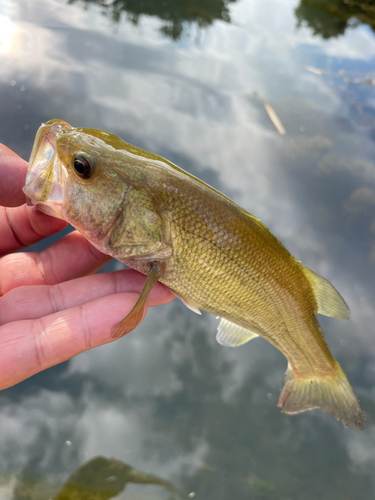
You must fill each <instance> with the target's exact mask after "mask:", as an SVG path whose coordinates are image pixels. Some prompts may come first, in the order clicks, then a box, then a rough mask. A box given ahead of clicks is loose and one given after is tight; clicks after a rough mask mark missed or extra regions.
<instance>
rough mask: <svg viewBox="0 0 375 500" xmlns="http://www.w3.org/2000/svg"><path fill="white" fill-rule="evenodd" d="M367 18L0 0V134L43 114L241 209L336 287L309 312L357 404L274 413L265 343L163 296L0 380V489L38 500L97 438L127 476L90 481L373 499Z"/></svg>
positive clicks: (162, 493)
mask: <svg viewBox="0 0 375 500" xmlns="http://www.w3.org/2000/svg"><path fill="white" fill-rule="evenodd" d="M374 30H375V7H374V5H373V1H372V0H367V1H365V0H362V1H361V2H359V1H358V2H357V1H356V0H344V1H341V0H329V1H328V0H326V1H323V0H320V1H319V0H316V1H314V2H312V1H309V0H294V1H289V0H256V1H255V0H238V1H236V0H230V1H228V0H205V1H198V0H186V1H185V2H179V1H178V0H163V1H162V0H160V1H159V0H158V1H155V0H144V1H143V2H141V1H136V0H133V1H131V0H121V1H114V0H113V1H112V0H106V1H99V0H98V1H89V0H87V1H80V0H76V1H74V0H72V1H67V0H39V1H38V2H29V1H28V0H3V1H0V110H1V114H0V142H3V143H4V144H6V145H7V146H8V147H10V148H12V149H14V150H15V151H16V152H17V153H18V154H20V155H21V156H22V157H23V158H25V159H28V157H29V155H30V151H31V147H32V143H33V140H34V136H35V132H36V130H37V128H38V127H39V125H40V123H41V122H43V121H47V120H49V119H51V118H61V119H64V120H66V121H68V122H69V123H71V124H72V125H73V126H83V127H91V128H99V129H103V130H107V131H109V132H112V133H115V134H117V135H119V136H120V137H122V138H123V139H125V140H126V141H128V142H131V143H133V144H135V145H136V146H139V147H141V148H144V149H147V150H149V151H153V152H155V153H158V154H160V155H162V156H164V157H166V158H168V159H169V160H171V161H173V162H174V163H176V164H178V165H179V166H180V167H182V168H184V169H185V170H187V171H189V172H191V173H192V174H194V175H196V176H198V177H200V178H201V179H203V180H204V181H206V182H208V183H209V184H211V185H212V186H214V187H215V188H217V189H219V190H220V191H222V192H224V193H225V194H226V195H228V196H229V197H231V198H232V199H234V200H235V201H236V202H237V203H239V204H240V205H242V206H244V207H245V208H246V209H247V210H249V211H250V212H251V213H254V214H255V215H257V216H258V217H260V218H261V219H262V221H263V222H265V223H266V224H267V226H268V227H269V228H270V229H271V230H272V232H273V233H274V234H276V235H277V236H278V237H279V238H280V239H281V240H282V242H283V243H284V244H285V246H286V247H287V248H288V249H289V250H290V251H291V252H292V253H293V255H295V256H296V257H297V258H298V259H300V260H301V261H302V262H303V263H304V264H305V265H307V266H308V267H310V268H312V269H314V270H315V271H316V272H318V273H319V274H321V275H323V276H324V277H326V278H327V279H329V280H330V281H331V282H332V283H333V284H334V285H335V286H336V287H337V288H338V289H339V290H340V292H341V293H342V295H343V296H344V298H345V299H346V301H347V302H348V304H349V306H350V309H351V319H350V321H347V322H345V321H340V320H335V319H331V318H323V317H320V318H319V320H320V323H321V325H322V328H323V331H324V333H325V336H326V338H327V341H328V343H329V345H330V347H331V349H332V352H333V354H334V355H335V357H336V358H337V359H338V360H339V361H340V363H341V365H342V367H343V368H344V370H345V372H346V373H347V375H348V377H349V379H350V380H351V382H352V383H353V386H354V388H355V391H356V393H357V394H358V396H359V398H360V400H361V404H362V406H363V409H364V411H365V413H366V429H365V430H364V431H363V432H355V431H351V430H348V429H344V428H343V427H342V426H341V425H340V424H339V423H337V422H336V421H334V420H333V419H332V418H330V417H329V416H327V415H324V414H323V413H321V412H318V411H314V412H307V413H304V414H300V415H297V416H286V415H283V414H281V413H280V411H279V409H278V408H276V403H277V399H278V395H279V390H280V387H281V385H282V379H283V373H284V371H285V368H286V360H285V358H284V357H283V356H282V355H281V353H280V352H279V351H277V350H276V349H275V348H273V347H272V346H271V345H270V344H268V343H267V342H266V341H264V340H262V339H257V340H255V341H253V342H250V344H248V345H246V346H244V347H241V348H238V349H229V348H224V347H222V346H220V345H218V344H217V343H216V341H215V331H216V326H217V322H218V321H217V320H216V319H215V317H213V316H210V315H209V314H205V313H204V314H203V316H202V317H198V316H196V315H194V314H193V313H192V312H191V311H189V310H188V309H186V308H185V307H184V306H183V305H182V304H181V303H180V302H179V301H177V300H176V301H173V302H172V303H171V304H168V305H166V306H162V307H159V308H154V309H153V310H151V311H150V312H149V314H148V317H147V318H146V320H145V321H144V322H143V323H142V325H141V326H140V327H138V328H137V330H136V331H135V332H133V333H131V334H130V335H128V336H126V337H125V338H123V339H121V340H119V341H117V342H115V343H114V344H110V345H106V346H103V347H100V348H97V349H94V350H92V351H90V352H85V353H83V354H81V355H79V356H77V357H76V358H74V359H72V360H70V361H68V362H66V363H63V364H61V365H59V366H56V367H54V368H52V369H49V370H47V371H45V372H43V373H40V374H38V375H36V376H34V377H32V378H30V379H28V380H25V381H24V382H22V383H20V384H18V385H17V386H15V387H12V388H10V389H8V390H5V391H2V392H1V393H0V429H1V430H0V499H1V500H7V499H9V500H11V499H19V500H20V499H21V498H22V499H23V500H26V499H27V500H29V499H30V500H36V499H38V500H39V499H40V500H48V499H49V498H53V497H54V495H55V494H56V492H57V491H58V490H59V488H60V487H61V485H62V484H63V483H64V482H65V481H66V480H67V478H68V477H69V476H70V475H71V474H72V473H74V471H76V470H77V469H78V468H79V467H81V466H83V465H84V464H86V463H87V462H88V461H89V460H91V459H94V458H95V457H97V456H98V455H100V456H102V457H104V458H105V460H104V462H105V463H106V464H107V461H108V460H109V459H114V462H113V463H115V462H116V464H119V463H120V464H122V465H121V467H125V469H126V471H127V472H126V474H129V470H130V467H131V468H134V470H136V471H138V473H139V474H144V475H145V476H142V478H143V479H142V481H143V483H144V484H136V483H137V481H135V482H134V481H133V480H131V479H129V477H130V476H129V475H128V476H126V478H125V479H124V481H123V484H122V487H119V488H118V489H117V490H116V489H115V490H116V491H115V490H113V491H114V493H112V494H110V496H108V495H107V496H105V495H104V494H103V495H104V496H103V495H102V496H100V495H101V493H99V491H101V488H102V486H103V484H102V483H100V481H99V479H98V496H94V495H92V497H90V498H111V497H113V495H117V496H116V498H118V499H125V498H126V499H129V500H136V499H138V500H139V499H145V498H147V499H150V500H154V499H158V500H161V499H167V498H179V497H178V494H177V493H175V492H174V490H173V488H172V486H170V488H169V489H168V486H167V485H168V484H170V485H173V486H174V487H175V488H177V489H178V490H179V491H180V492H182V498H196V499H202V500H233V499H235V500H242V499H244V500H245V499H251V500H258V499H270V500H316V499H320V500H325V499H327V500H354V499H355V500H369V499H370V498H374V497H375V474H374V470H375V388H374V382H375V326H374V325H375V280H374V276H375V164H374V154H375V66H374V64H375V33H374ZM53 240H54V238H50V239H49V241H48V242H46V244H48V243H50V242H51V241H53ZM40 248H41V245H39V246H38V247H37V249H40ZM117 268H119V264H118V263H116V262H114V261H112V262H111V263H109V264H107V265H106V266H105V270H113V269H117ZM95 464H97V462H95ZM124 464H125V465H124ZM106 466H107V465H106ZM128 466H129V467H128ZM118 467H120V466H118ZM126 467H128V468H126ZM125 469H124V470H125ZM132 470H133V469H132ZM95 471H96V472H95ZM92 474H93V475H91V476H90V477H91V478H93V477H96V476H95V474H98V473H97V470H96V469H95V470H94V472H93V473H92ZM132 474H133V476H134V474H135V473H132ZM139 474H138V476H137V475H136V474H135V476H136V477H138V478H139V477H140V476H139ZM148 475H152V477H155V476H157V477H158V478H160V481H162V483H160V484H159V485H157V484H152V480H151V479H149V480H147V477H148V478H149V477H150V476H148ZM133 476H131V478H133V479H134V477H135V476H134V477H133ZM114 477H115V474H114V473H110V474H109V476H105V478H104V482H105V481H107V482H108V481H111V480H112V479H113V478H114ZM124 477H125V476H124ZM145 477H146V479H144V478H145ZM108 478H109V479H108ZM142 481H141V480H139V481H138V483H141V482H142ZM163 481H164V483H163ZM89 483H90V484H94V483H95V481H94V479H90V480H89ZM147 483H149V484H147ZM154 483H155V481H154ZM95 484H96V483H95ZM124 485H125V486H126V490H125V489H124ZM75 494H77V495H78V493H75ZM61 498H62V497H61ZM64 498H65V497H64ZM71 498H77V499H78V498H89V497H80V496H73V494H71Z"/></svg>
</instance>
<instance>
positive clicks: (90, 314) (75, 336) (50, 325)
mask: <svg viewBox="0 0 375 500" xmlns="http://www.w3.org/2000/svg"><path fill="white" fill-rule="evenodd" d="M137 299H138V294H132V293H120V294H116V295H110V296H107V297H103V298H101V299H98V300H94V301H92V302H89V303H87V304H84V305H82V306H78V307H74V308H71V309H67V310H65V311H64V312H63V313H61V312H58V313H55V314H51V315H49V316H45V317H44V318H42V319H39V320H24V321H17V322H14V323H8V324H6V325H5V326H3V327H2V328H1V333H0V342H1V359H2V361H1V364H0V389H5V388H7V387H10V386H12V385H14V384H16V383H18V382H21V380H24V379H25V378H27V377H30V376H31V375H34V374H35V373H38V372H40V371H42V370H45V369H46V368H49V367H51V366H54V365H56V364H58V363H61V362H63V361H66V360H67V359H70V358H71V357H73V356H76V355H77V354H79V353H80V352H83V351H86V350H87V349H91V348H93V347H97V346H99V345H102V344H106V343H108V342H111V341H113V339H112V337H111V335H110V331H111V328H112V326H113V324H115V323H117V322H118V321H120V320H121V319H122V318H123V317H124V316H126V315H127V314H128V313H129V312H130V311H131V309H132V307H133V306H134V304H135V302H136V300H137Z"/></svg>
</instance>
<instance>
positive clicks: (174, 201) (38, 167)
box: [24, 120, 363, 429]
mask: <svg viewBox="0 0 375 500" xmlns="http://www.w3.org/2000/svg"><path fill="white" fill-rule="evenodd" d="M24 191H25V193H26V195H27V197H28V199H29V201H30V202H31V203H33V204H35V205H36V206H37V207H38V208H39V209H41V210H42V211H45V212H46V213H49V214H50V215H54V216H55V217H60V218H63V219H65V220H66V221H67V222H69V223H70V224H72V225H73V226H74V227H75V228H77V229H78V230H79V231H80V232H81V233H82V234H84V235H85V236H86V237H87V239H88V240H89V241H90V242H91V243H92V244H93V245H94V246H95V247H96V248H98V249H99V250H101V251H102V252H104V253H106V254H109V255H111V256H112V257H114V258H116V259H118V260H120V261H121V262H124V263H125V264H127V265H128V266H129V267H132V268H134V269H137V270H138V271H140V272H142V273H144V274H146V275H148V278H147V281H146V285H145V288H144V290H143V291H142V294H141V296H140V299H139V300H138V302H137V304H136V306H135V307H134V309H133V311H132V312H131V313H130V315H128V316H127V317H126V318H125V319H124V320H123V321H122V322H121V323H119V324H118V325H115V327H114V330H113V333H114V336H121V335H123V334H125V333H128V332H129V331H131V330H132V329H133V328H134V327H135V326H136V325H137V324H138V323H139V321H140V320H141V317H142V313H143V307H144V304H145V301H146V298H147V295H148V293H149V292H150V290H151V288H152V286H153V285H154V284H155V283H156V281H157V280H159V281H160V282H162V283H164V284H165V285H166V286H167V287H168V288H169V289H170V290H171V291H172V292H174V293H175V294H176V295H177V296H178V297H179V298H180V299H181V300H182V301H183V302H184V303H185V304H186V305H187V306H188V307H190V308H191V309H193V310H195V311H197V310H198V309H203V310H205V311H208V312H210V313H212V314H215V315H216V316H220V318H222V319H221V322H220V325H219V329H218V334H217V340H218V341H219V342H220V343H221V344H223V345H227V346H233V347H234V346H237V345H241V344H243V343H245V342H247V341H249V340H251V339H252V338H254V337H257V336H261V337H263V338H265V339H266V340H268V341H269V342H270V343H271V344H273V345H274V346H275V347H276V348H277V349H279V350H280V351H281V352H282V353H283V354H284V355H285V357H286V358H287V359H288V370H287V372H286V376H285V385H284V388H283V390H282V392H281V395H280V399H279V403H278V406H280V407H281V408H282V411H284V412H285V413H299V412H301V411H306V410H310V409H314V408H320V409H321V410H323V411H325V412H327V413H329V414H331V415H332V416H334V417H335V418H337V419H338V420H340V421H341V422H342V423H343V425H345V426H348V427H352V428H359V429H361V428H363V414H362V410H361V409H360V406H359V404H358V401H357V398H356V396H355V394H354V392H353V390H352V388H351V385H350V383H349V382H348V380H347V378H346V376H345V374H344V372H343V371H342V369H341V367H340V365H339V364H338V362H337V361H336V360H335V359H334V358H333V356H332V354H331V352H330V350H329V348H328V346H327V343H326V341H325V339H324V337H323V334H322V332H321V329H320V326H319V323H318V321H317V319H316V314H317V313H321V314H326V315H328V316H334V317H339V318H348V317H349V310H348V307H347V305H346V304H345V302H344V300H343V299H342V297H341V296H340V294H339V293H338V292H337V291H336V290H335V289H334V287H333V286H332V285H331V284H330V283H329V282H328V281H326V280H325V279H324V278H321V277H320V276H318V275H316V274H315V273H313V271H311V270H309V269H308V268H306V267H304V266H303V265H302V264H301V263H300V262H299V261H298V260H296V259H295V258H294V257H293V256H292V255H291V254H290V253H289V252H288V251H287V250H286V249H285V247H284V246H283V245H282V244H281V243H280V241H279V240H278V239H277V238H276V237H275V236H274V235H273V234H272V233H271V232H270V231H269V230H268V229H267V227H266V226H265V225H264V224H263V223H262V222H261V221H260V220H259V219H257V218H256V217H254V216H253V215H251V214H249V213H248V212H246V211H245V210H244V209H243V208H241V207H240V206H238V205H237V204H235V203H234V202H233V201H231V200H230V199H229V198H227V197H226V196H224V195H223V194H221V193H219V192H218V191H216V190H215V189H213V188H212V187H210V186H208V185H207V184H205V183H204V182H202V181H201V180H199V179H198V178H196V177H194V176H192V175H190V174H188V173H187V172H185V171H183V170H182V169H180V168H179V167H177V166H176V165H174V164H172V163H171V162H169V161H167V160H165V159H163V158H161V157H159V156H157V155H155V154H153V153H148V152H146V151H143V150H140V149H138V148H136V147H134V146H132V145H130V144H128V143H126V142H124V141H122V140H121V139H119V138H118V137H116V136H114V135H112V134H108V133H107V132H102V131H98V130H92V129H83V128H73V127H71V126H70V125H69V124H67V123H66V122H63V121H61V120H51V121H50V122H48V123H47V124H43V125H42V126H41V127H40V129H39V131H38V133H37V136H36V140H35V145H34V149H33V152H32V155H31V159H30V164H29V170H28V175H27V179H26V186H25V188H24Z"/></svg>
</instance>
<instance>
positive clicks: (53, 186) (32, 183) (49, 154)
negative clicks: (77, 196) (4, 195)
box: [23, 120, 72, 219]
mask: <svg viewBox="0 0 375 500" xmlns="http://www.w3.org/2000/svg"><path fill="white" fill-rule="evenodd" d="M67 129H68V130H69V129H72V126H71V125H69V123H67V122H64V121H63V120H50V121H49V122H47V123H43V124H42V125H41V126H40V127H39V129H38V132H37V134H36V138H35V142H34V146H33V150H32V153H31V157H30V161H29V167H28V170H27V175H26V184H25V186H24V188H23V192H24V193H25V195H26V202H27V204H28V205H29V206H33V205H34V206H36V207H37V208H38V210H40V211H41V212H44V213H46V214H48V215H52V216H53V217H57V218H59V219H62V218H63V217H62V214H61V209H62V207H63V203H64V185H65V180H66V178H67V172H66V169H65V167H64V165H63V164H62V163H61V160H60V159H59V155H58V154H57V151H56V143H57V138H58V136H59V135H60V134H61V133H63V131H64V130H67Z"/></svg>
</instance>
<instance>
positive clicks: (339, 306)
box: [302, 266, 350, 319]
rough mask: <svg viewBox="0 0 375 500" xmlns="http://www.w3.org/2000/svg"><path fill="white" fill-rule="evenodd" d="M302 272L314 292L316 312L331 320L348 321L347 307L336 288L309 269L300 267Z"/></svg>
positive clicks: (348, 312)
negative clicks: (331, 318) (340, 319)
mask: <svg viewBox="0 0 375 500" xmlns="http://www.w3.org/2000/svg"><path fill="white" fill-rule="evenodd" d="M302 271H303V273H304V275H305V276H306V278H307V279H308V281H309V283H310V285H311V288H312V290H313V292H314V296H315V298H316V302H317V304H318V310H317V312H318V313H319V314H324V316H332V317H333V318H342V319H349V315H350V311H349V307H348V306H347V305H346V303H345V300H344V299H343V298H342V297H341V295H340V294H339V292H338V291H337V290H336V288H335V287H334V286H333V285H331V283H330V282H329V281H327V280H326V279H324V278H322V277H321V276H319V275H318V274H316V273H314V272H313V271H311V269H308V268H307V267H304V266H302Z"/></svg>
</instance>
